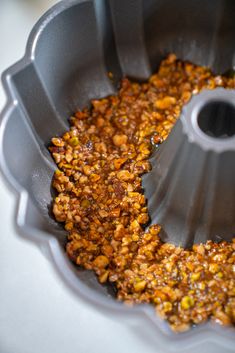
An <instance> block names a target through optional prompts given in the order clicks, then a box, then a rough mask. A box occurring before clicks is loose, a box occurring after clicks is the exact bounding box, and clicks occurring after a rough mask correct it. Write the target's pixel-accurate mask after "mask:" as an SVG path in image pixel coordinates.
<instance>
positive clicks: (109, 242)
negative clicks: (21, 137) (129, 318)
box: [49, 54, 235, 332]
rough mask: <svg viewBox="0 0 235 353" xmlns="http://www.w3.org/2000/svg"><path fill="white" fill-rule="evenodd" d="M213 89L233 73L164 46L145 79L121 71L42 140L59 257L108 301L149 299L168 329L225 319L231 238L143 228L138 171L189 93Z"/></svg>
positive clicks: (227, 84)
mask: <svg viewBox="0 0 235 353" xmlns="http://www.w3.org/2000/svg"><path fill="white" fill-rule="evenodd" d="M216 87H224V88H235V79H234V78H233V77H224V76H220V75H217V76H215V75H213V74H212V72H211V71H210V69H208V68H206V67H201V66H196V65H193V64H191V63H188V62H183V61H180V60H178V59H177V58H176V56H175V55H174V54H171V55H169V56H168V57H167V58H166V59H165V60H163V61H162V63H161V65H160V68H159V70H158V72H157V73H156V74H154V75H152V76H151V77H150V79H149V80H148V82H146V83H137V82H132V81H130V80H128V79H127V78H124V79H123V80H122V82H121V85H120V89H119V92H118V94H117V95H115V96H109V97H107V98H104V99H100V100H93V101H92V102H91V109H84V110H82V111H78V112H76V113H75V114H74V116H72V117H71V119H70V122H71V128H70V130H69V131H67V132H65V133H64V135H63V136H62V137H54V138H52V144H51V146H50V147H49V149H50V152H51V154H52V156H53V158H54V160H55V162H56V164H57V165H58V169H57V170H56V172H55V174H54V178H53V187H54V188H55V189H56V190H57V192H58V195H57V197H55V199H54V201H53V213H54V216H55V218H56V220H57V221H58V222H62V223H63V224H64V227H65V229H66V231H67V232H68V237H67V246H66V251H67V254H68V256H69V258H70V259H71V260H72V261H73V262H74V263H75V264H77V265H78V266H81V267H83V268H85V269H89V270H93V271H95V273H96V274H97V276H98V279H99V281H100V282H101V283H105V282H107V281H109V282H113V283H114V284H115V286H116V289H117V299H118V300H122V301H124V302H125V303H128V304H132V303H137V304H139V303H151V304H152V305H154V306H155V308H156V311H157V313H158V314H159V315H160V316H161V317H162V318H163V319H166V320H168V322H169V324H170V326H171V328H172V329H173V330H174V331H178V332H179V331H185V330H187V329H189V328H190V326H191V325H192V324H199V323H202V322H205V321H206V320H208V319H209V318H211V319H212V320H214V321H215V322H217V323H220V324H223V325H231V324H234V323H235V239H234V241H232V242H231V243H229V242H225V241H222V242H220V243H214V242H212V241H208V242H207V243H206V244H198V245H194V246H193V247H192V249H183V248H181V247H176V246H174V245H172V244H169V243H163V242H162V241H161V240H160V238H159V232H160V230H161V227H160V225H153V226H151V227H149V228H146V225H147V224H148V221H149V216H148V208H147V202H146V199H145V197H144V194H143V190H142V188H141V176H142V175H143V174H144V173H147V172H148V171H149V170H150V169H151V166H150V163H149V162H148V159H149V157H150V155H151V151H152V149H153V146H156V145H158V144H160V143H161V142H162V141H164V140H165V139H166V138H167V136H168V135H169V133H170V131H171V129H172V127H173V126H174V124H175V122H176V120H177V118H178V117H179V115H180V113H181V110H182V107H183V106H184V105H185V104H186V103H187V102H188V101H189V100H190V98H191V97H192V95H195V94H197V93H199V92H200V91H201V90H203V89H214V88H216ZM182 197H183V195H182Z"/></svg>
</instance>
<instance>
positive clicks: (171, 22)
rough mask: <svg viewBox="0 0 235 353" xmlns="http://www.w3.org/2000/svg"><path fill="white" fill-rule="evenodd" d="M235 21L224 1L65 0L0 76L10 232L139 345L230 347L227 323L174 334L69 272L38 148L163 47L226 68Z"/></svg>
mask: <svg viewBox="0 0 235 353" xmlns="http://www.w3.org/2000/svg"><path fill="white" fill-rule="evenodd" d="M234 18H235V2H234V1H233V0H231V1H229V0H224V1H222V0H221V1H220V0H214V1H211V0H208V1H206V0H197V1H196V0H195V1H188V0H145V1H144V0H132V1H131V0H126V1H119V0H110V1H105V0H104V1H102V0H100V1H95V2H93V1H91V0H88V1H79V0H67V1H63V2H61V3H59V4H58V5H56V6H55V7H53V8H52V9H51V10H49V11H48V12H47V13H46V14H45V15H44V16H43V17H42V18H41V19H40V21H39V22H38V23H37V24H36V26H35V27H34V29H33V31H32V33H31V35H30V38H29V41H28V44H27V48H26V54H25V56H24V58H23V59H22V60H20V61H19V62H18V63H16V64H15V65H14V66H12V67H11V68H10V69H8V70H7V71H6V72H5V73H4V75H3V85H4V87H5V91H6V94H7V104H6V106H5V109H4V110H3V112H2V114H1V125H0V163H1V170H2V173H3V175H4V177H5V179H6V181H7V182H8V184H9V185H10V187H11V189H13V190H14V192H15V195H16V197H17V210H16V227H17V231H18V233H20V234H21V235H22V236H23V237H25V238H27V239H30V240H32V241H33V242H35V243H36V244H37V245H38V246H40V248H41V249H42V250H43V253H44V254H45V255H46V256H47V257H48V259H49V260H50V262H51V263H52V264H53V265H54V266H55V268H56V269H57V271H58V274H59V276H58V280H60V279H61V278H62V279H63V280H64V281H65V283H66V284H67V285H68V286H69V287H70V288H71V289H72V290H73V291H74V292H75V293H76V294H77V295H78V296H79V297H82V298H83V299H85V300H87V301H88V302H90V303H91V304H92V305H93V306H94V307H96V308H97V309H99V310H100V311H102V312H103V313H106V314H107V315H109V316H110V317H113V319H115V320H116V319H119V320H121V321H123V322H124V323H125V324H128V325H130V326H131V327H132V328H133V329H134V330H135V331H136V333H137V334H138V335H139V336H141V337H142V338H143V340H144V341H145V342H146V349H147V347H149V345H152V346H156V350H157V349H160V350H162V351H164V352H172V351H180V352H185V353H186V352H189V351H190V352H198V349H200V352H207V353H210V352H211V353H212V352H213V353H215V352H223V353H224V352H235V347H234V337H235V336H234V329H233V328H224V327H220V326H217V325H213V324H212V323H207V324H204V325H201V326H198V327H195V328H193V329H192V330H190V331H189V332H186V333H182V334H174V333H172V332H171V330H170V329H169V327H168V325H167V323H165V322H163V321H162V320H160V319H159V318H158V317H157V316H156V315H155V313H154V309H153V308H152V307H151V306H147V305H141V306H136V307H134V308H127V307H126V306H124V305H123V304H122V303H118V302H117V301H116V300H115V299H114V295H113V292H112V290H111V288H108V287H105V286H102V285H100V284H98V282H97V280H96V278H95V276H94V275H93V273H91V272H87V271H83V270H77V269H75V268H74V267H73V265H72V264H71V263H70V262H69V261H68V259H67V257H66V255H65V251H64V243H65V236H66V235H65V232H64V231H63V229H62V228H61V227H60V226H59V225H58V224H57V223H56V222H55V221H54V219H53V217H51V214H50V205H51V200H52V196H53V190H52V189H51V179H52V176H53V171H54V170H55V165H54V162H53V161H52V159H51V157H50V154H49V153H48V150H47V146H48V144H49V142H50V138H51V137H52V136H55V135H57V134H58V135H60V134H61V133H62V132H63V131H64V130H65V129H66V128H68V122H67V119H68V117H69V116H70V114H71V113H72V112H74V111H75V110H76V109H77V108H78V107H79V108H81V107H84V106H85V105H87V104H88V103H89V101H90V99H92V98H99V97H104V96H107V95H109V94H113V93H115V92H116V87H117V83H118V81H119V79H120V78H121V77H122V76H123V75H127V76H129V77H131V78H135V79H138V80H144V79H147V78H148V76H149V75H150V74H151V72H152V71H154V70H156V68H157V66H158V64H159V62H160V61H161V59H162V58H163V57H165V56H166V54H167V53H169V52H175V53H176V55H177V56H178V57H179V58H181V59H184V60H190V61H193V62H195V63H197V64H202V65H208V66H210V67H212V69H213V70H214V71H215V72H224V71H226V70H228V69H230V68H231V67H233V66H234V60H235V55H234V53H235V50H234V49H235V45H234V38H235V21H234ZM108 71H111V72H113V73H114V78H115V80H114V83H111V82H110V80H109V79H108V77H107V72H108ZM29 266H30V263H29ZM15 275H18V276H20V274H14V276H15ZM29 285H30V283H25V286H29ZM16 295H17V294H16ZM61 310H63V307H61ZM78 320H79V318H78ZM66 325H69V322H67V323H66ZM52 329H53V328H52Z"/></svg>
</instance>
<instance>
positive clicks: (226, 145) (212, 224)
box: [142, 88, 235, 247]
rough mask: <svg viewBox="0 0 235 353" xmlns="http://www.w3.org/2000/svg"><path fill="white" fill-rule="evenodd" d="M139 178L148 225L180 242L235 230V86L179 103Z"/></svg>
mask: <svg viewBox="0 0 235 353" xmlns="http://www.w3.org/2000/svg"><path fill="white" fill-rule="evenodd" d="M150 163H151V165H152V170H151V171H150V172H149V173H147V174H145V175H144V176H143V178H142V185H143V189H144V194H145V197H146V199H147V203H148V210H149V215H150V219H151V224H156V223H157V224H160V225H161V226H162V229H163V230H162V234H161V238H162V240H163V241H167V242H170V243H173V244H175V245H179V246H183V247H191V246H192V245H193V244H194V243H205V242H206V241H207V240H213V241H216V242H218V241H221V240H227V241H230V240H231V239H232V238H233V236H234V233H235V90H230V89H229V90H228V89H227V90H226V89H223V88H217V89H215V90H205V91H202V92H201V93H200V94H198V95H197V96H194V97H193V98H192V99H191V101H190V102H189V103H188V104H187V105H186V106H185V107H184V108H183V110H182V113H181V116H180V118H179V120H178V121H177V123H176V124H175V126H174V128H173V129H172V132H171V134H170V135H169V137H168V138H167V140H166V141H165V142H163V143H162V144H161V145H160V146H159V147H158V148H156V150H155V151H154V152H153V154H152V156H151V158H150Z"/></svg>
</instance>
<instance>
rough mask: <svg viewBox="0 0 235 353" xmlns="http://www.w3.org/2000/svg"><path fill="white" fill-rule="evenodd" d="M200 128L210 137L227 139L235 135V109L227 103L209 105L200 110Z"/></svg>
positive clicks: (219, 102) (216, 102)
mask: <svg viewBox="0 0 235 353" xmlns="http://www.w3.org/2000/svg"><path fill="white" fill-rule="evenodd" d="M197 120H198V126H199V127H200V129H201V130H202V131H203V132H204V133H205V134H207V135H208V136H211V137H215V138H221V139H222V138H227V137H231V136H234V135H235V107H234V106H233V105H232V104H230V103H226V102H222V101H215V102H210V103H207V104H206V105H204V106H203V108H202V109H201V110H200V112H199V114H198V117H197Z"/></svg>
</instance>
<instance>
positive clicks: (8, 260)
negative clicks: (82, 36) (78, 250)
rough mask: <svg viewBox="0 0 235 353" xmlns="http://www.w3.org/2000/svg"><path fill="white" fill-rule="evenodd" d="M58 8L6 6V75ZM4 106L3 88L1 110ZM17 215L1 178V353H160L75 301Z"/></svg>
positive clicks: (0, 64) (2, 60)
mask: <svg viewBox="0 0 235 353" xmlns="http://www.w3.org/2000/svg"><path fill="white" fill-rule="evenodd" d="M55 2H56V1H53V0H50V1H49V0H47V1H46V0H44V1H43V0H31V1H29V0H28V1H27V0H0V48H1V52H0V72H2V71H3V70H4V69H6V68H7V67H9V66H10V65H11V64H13V63H14V62H15V61H16V60H18V59H19V58H21V56H22V55H23V52H24V48H25V44H26V40H27V37H28V34H29V31H30V30H31V28H32V26H33V24H34V23H35V21H36V20H37V19H38V18H39V17H40V15H41V14H42V13H43V12H44V11H45V10H46V9H47V8H48V7H49V6H50V5H52V4H53V3H55ZM4 101H5V96H4V92H3V89H2V86H1V85H0V109H2V107H3V105H4ZM14 209H15V198H14V195H13V194H12V192H11V191H10V190H9V189H8V188H7V187H6V185H5V183H4V182H3V178H2V177H1V176H0V224H1V235H0V237H1V241H0V353H52V352H55V353H75V352H76V353H78V352H81V353H93V352H94V353H127V352H135V353H138V352H139V353H140V352H145V353H148V352H155V353H156V352H159V350H158V349H157V348H155V349H151V348H150V347H148V346H146V344H145V343H144V342H142V340H141V338H139V336H138V335H137V334H136V333H135V331H134V330H133V329H130V328H128V327H127V326H126V325H124V324H123V325H122V324H120V322H115V319H114V318H109V317H107V316H104V315H102V314H100V313H99V312H97V311H96V310H94V308H91V307H89V305H88V304H86V303H84V302H82V301H81V300H80V299H79V298H78V297H75V296H74V295H73V294H72V293H71V292H70V290H69V289H67V288H66V286H65V285H64V284H63V283H62V281H61V280H60V278H59V277H58V276H57V274H56V273H55V271H54V269H53V268H52V266H51V264H50V262H48V260H47V259H46V258H45V257H44V256H43V254H42V253H41V252H40V250H39V249H38V248H37V247H36V246H35V245H34V244H31V243H30V242H28V241H26V240H23V239H22V238H21V237H20V236H19V235H18V234H17V233H16V231H15V229H14V222H13V219H14ZM25 283H28V286H27V288H26V287H25V285H24V284H25Z"/></svg>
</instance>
